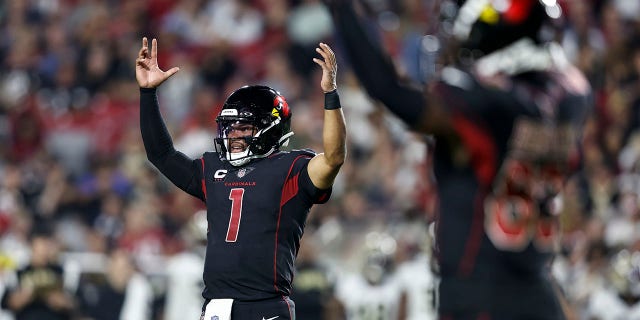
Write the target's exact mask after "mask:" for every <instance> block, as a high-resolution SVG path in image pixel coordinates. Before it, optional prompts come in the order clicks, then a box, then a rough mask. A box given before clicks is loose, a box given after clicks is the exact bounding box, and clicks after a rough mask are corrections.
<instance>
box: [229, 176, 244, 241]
mask: <svg viewBox="0 0 640 320" xmlns="http://www.w3.org/2000/svg"><path fill="white" fill-rule="evenodd" d="M242 197H244V189H243V188H234V189H231V192H229V200H231V216H230V217H229V228H228V229H227V239H226V241H227V242H236V240H237V239H238V231H239V230H240V218H241V217H242Z"/></svg>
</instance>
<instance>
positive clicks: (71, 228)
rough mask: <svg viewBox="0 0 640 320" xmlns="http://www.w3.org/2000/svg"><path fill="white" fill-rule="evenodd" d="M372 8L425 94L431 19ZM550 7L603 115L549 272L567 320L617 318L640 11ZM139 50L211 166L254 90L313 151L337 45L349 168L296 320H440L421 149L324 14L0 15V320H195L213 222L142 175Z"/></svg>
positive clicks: (635, 144)
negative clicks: (227, 117) (146, 43)
mask: <svg viewBox="0 0 640 320" xmlns="http://www.w3.org/2000/svg"><path fill="white" fill-rule="evenodd" d="M365 2H367V3H368V4H369V5H368V7H367V8H368V9H369V14H370V16H371V18H372V19H371V22H372V31H374V30H375V31H374V32H376V35H377V36H378V37H379V38H380V40H381V42H382V43H384V45H385V46H386V47H387V48H388V49H389V51H390V52H391V53H392V55H393V57H394V59H395V60H394V62H395V63H396V64H397V65H398V66H399V67H400V69H401V70H403V72H405V74H406V76H408V77H413V78H414V79H416V80H419V81H421V82H426V81H428V80H429V78H430V76H431V75H433V70H435V69H437V65H436V64H434V63H433V59H432V58H433V57H432V54H433V52H434V50H433V49H434V48H433V45H434V41H433V37H432V36H425V35H426V34H429V33H432V32H434V30H436V29H437V25H438V23H439V21H438V14H437V13H435V12H437V10H438V9H437V8H438V4H439V3H440V1H439V0H402V1H390V0H388V1H385V0H368V1H365ZM560 2H561V4H562V7H563V9H564V13H565V14H564V17H563V18H562V20H561V21H560V22H559V23H558V29H559V30H558V41H559V42H560V43H561V44H562V46H563V47H564V48H565V49H566V50H567V52H568V54H569V58H570V59H571V60H572V61H573V62H574V63H575V64H576V65H578V67H579V68H580V69H581V70H583V71H584V72H585V74H587V76H588V78H589V80H590V82H591V84H592V86H593V88H594V91H595V108H594V113H593V114H592V115H591V117H590V118H589V120H588V123H587V126H586V131H585V132H584V137H583V138H584V156H585V163H584V166H583V168H582V170H581V171H580V172H579V174H578V175H576V176H575V177H574V178H573V179H571V180H570V181H569V183H568V188H567V190H566V193H565V195H564V201H563V213H562V216H561V219H562V228H563V237H562V242H561V244H560V247H561V250H560V252H561V254H560V256H559V257H558V258H557V259H556V262H555V263H554V265H553V272H554V275H555V276H556V278H557V279H558V283H559V285H560V288H561V290H563V291H564V293H565V295H566V297H567V298H568V302H569V305H570V307H571V309H572V310H573V313H574V315H575V317H576V319H614V318H609V317H610V316H611V314H612V313H614V312H619V313H620V312H623V313H624V312H627V313H626V314H628V315H631V313H629V312H631V311H629V310H631V308H632V306H634V305H635V304H636V302H638V301H639V300H640V197H639V196H640V131H639V130H637V128H640V126H639V124H640V123H639V122H640V2H639V1H630V0H562V1H560ZM142 36H147V37H149V38H157V39H158V43H159V53H158V58H159V64H160V67H161V68H163V69H168V68H170V67H173V66H179V67H180V72H179V73H178V74H176V75H175V76H174V77H172V79H171V80H169V81H168V82H167V83H166V84H165V85H163V87H162V88H161V89H160V90H159V91H158V95H159V99H160V104H161V108H162V112H163V115H164V116H165V120H166V122H167V126H168V128H169V131H170V132H171V134H172V136H173V138H174V142H175V144H176V148H177V149H178V150H180V151H182V152H184V153H185V154H187V155H188V156H190V157H193V158H195V157H199V156H200V155H201V154H202V153H203V152H204V151H207V150H212V148H213V138H214V136H215V134H216V133H215V132H216V131H215V121H214V118H215V116H216V115H217V112H218V110H219V109H220V108H221V104H222V102H223V101H224V99H225V98H226V96H227V95H228V94H230V93H231V92H232V91H233V90H235V89H236V88H238V87H240V86H241V85H244V84H250V83H262V84H265V85H268V86H271V87H273V88H276V89H277V90H279V91H280V92H281V93H282V94H283V95H284V96H285V97H286V98H287V100H288V103H289V105H290V106H291V107H292V112H293V118H292V126H293V131H294V132H295V136H294V137H293V139H292V144H293V146H292V148H307V147H309V148H312V149H314V150H322V145H321V137H322V135H321V130H322V116H323V108H322V105H323V94H322V91H321V90H320V84H319V83H320V75H321V70H320V69H319V68H318V67H317V66H316V65H315V64H314V63H313V61H312V58H313V57H315V56H316V53H315V51H314V49H315V47H316V46H317V44H318V43H319V42H325V43H328V44H330V45H331V46H332V47H333V48H334V49H335V51H336V55H337V58H338V60H339V70H338V88H339V92H340V97H341V100H342V105H343V106H344V108H343V109H344V112H345V113H346V119H347V128H348V134H349V136H348V143H349V146H348V149H349V155H348V158H347V162H346V163H345V165H344V168H343V170H342V172H341V173H340V175H339V177H338V180H337V182H336V185H335V186H334V189H333V195H332V198H331V200H330V201H329V202H328V203H327V204H324V205H319V206H315V207H314V208H313V209H312V212H311V214H310V218H309V220H308V223H307V229H306V233H305V236H304V243H303V247H302V248H301V251H300V257H299V260H298V262H299V264H300V265H299V272H298V275H297V277H296V282H295V284H294V289H295V291H294V296H293V299H294V300H295V301H296V303H297V309H298V317H299V318H300V319H321V318H322V317H323V314H324V318H325V319H338V318H340V317H341V316H342V315H346V317H347V319H374V318H375V319H387V318H388V319H391V314H393V317H396V316H398V317H400V318H403V319H433V317H434V313H433V309H432V304H433V303H435V300H437V299H436V298H435V297H434V296H433V292H432V291H433V286H434V285H435V282H436V280H435V279H434V278H433V276H432V275H431V274H430V271H429V270H430V261H429V260H430V258H429V247H430V243H431V240H430V239H431V234H432V230H431V229H430V223H431V222H432V220H433V215H434V211H433V207H434V205H435V202H436V193H435V190H434V188H435V185H434V183H433V180H432V179H431V178H430V177H431V175H430V171H429V161H430V158H429V157H428V154H427V148H426V144H427V143H429V141H428V140H427V138H425V137H419V136H416V135H414V134H411V133H409V132H408V131H407V130H406V128H404V127H403V125H402V124H401V123H400V122H399V121H398V120H397V119H395V118H394V117H393V116H391V115H390V114H389V113H387V112H386V111H385V110H384V109H382V108H381V107H380V106H378V105H377V104H376V103H375V102H374V101H372V100H370V99H369V98H368V97H367V96H366V94H365V93H364V92H363V90H362V88H361V87H360V85H359V83H358V82H357V80H356V79H355V78H354V77H353V75H352V74H351V73H350V70H349V65H348V62H347V61H344V58H343V57H342V55H341V52H340V45H339V35H336V34H334V32H333V27H332V22H331V17H330V16H329V13H328V12H327V10H326V8H325V7H324V5H323V4H322V2H321V0H140V1H118V0H21V1H2V2H0V295H2V296H4V298H3V301H2V308H1V309H0V319H2V320H4V319H14V318H15V319H17V320H20V319H21V312H22V311H24V308H25V307H24V306H25V305H26V306H27V307H28V308H41V309H42V310H44V311H43V312H51V313H52V314H56V315H59V316H61V319H167V320H172V319H184V318H189V319H196V317H198V316H199V314H200V312H199V309H200V307H201V304H202V302H203V301H202V300H201V299H200V298H199V290H201V286H202V283H201V273H202V255H203V249H202V245H203V243H202V240H203V234H204V233H205V231H203V230H202V228H203V223H202V222H203V216H202V215H203V212H202V210H203V209H204V206H203V204H202V203H200V202H199V201H198V200H197V199H195V198H192V197H190V196H189V195H187V194H186V193H184V192H181V191H180V190H178V189H177V188H176V187H174V186H173V185H172V184H171V183H169V182H168V181H167V180H166V179H164V178H163V177H162V176H161V175H160V174H159V173H158V172H157V171H156V170H155V169H154V168H153V167H152V166H151V165H150V164H149V163H148V162H147V159H146V155H145V152H144V147H143V146H142V141H141V138H140V132H139V124H138V107H139V106H138V97H139V93H138V87H137V85H136V82H135V79H134V60H135V57H136V54H137V51H138V49H139V48H140V43H141V38H142ZM43 240H44V241H43ZM47 265H55V266H56V267H55V268H49V269H48V271H47V272H46V273H42V272H32V273H33V275H34V276H33V277H22V278H27V279H31V281H30V283H28V284H24V283H17V282H19V281H18V279H21V278H20V277H18V276H17V274H18V273H19V272H29V270H31V271H33V270H40V269H41V267H42V266H47ZM38 268H40V269H38ZM43 274H46V276H43ZM52 279H58V280H56V281H54V280H52ZM363 279H364V280H363ZM24 287H27V289H24ZM16 288H18V289H16ZM20 288H22V289H20ZM357 290H365V292H368V293H369V294H370V295H369V297H374V296H375V297H378V298H367V299H368V300H367V299H364V298H365V297H367V296H366V295H364V294H360V293H358V291H357ZM6 292H12V293H16V292H17V293H18V294H15V295H12V296H11V298H12V299H9V298H7V295H6V294H4V293H6ZM374 292H378V293H376V294H374ZM20 294H23V296H24V297H27V298H25V299H26V302H24V301H21V299H20V298H22V297H21V296H20ZM376 299H377V300H376ZM360 300H365V301H360ZM21 302H23V303H24V304H23V305H21ZM367 304H368V305H369V307H364V306H363V305H367ZM17 307H21V308H17ZM367 308H369V309H371V310H369V309H367ZM601 308H605V310H604V311H603V310H601ZM394 309H398V310H394ZM638 309H640V305H638ZM612 310H615V311H612ZM376 312H377V313H376ZM383 312H389V313H383ZM635 312H636V316H638V315H637V313H640V311H635ZM45 314H46V313H45ZM337 314H340V316H337ZM384 314H387V315H384ZM621 314H622V313H621ZM44 318H46V319H55V317H53V316H51V317H46V316H45V317H44ZM632 318H633V317H632V316H622V317H621V318H620V319H632ZM638 319H640V318H638Z"/></svg>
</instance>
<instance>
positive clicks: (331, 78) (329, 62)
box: [313, 43, 338, 92]
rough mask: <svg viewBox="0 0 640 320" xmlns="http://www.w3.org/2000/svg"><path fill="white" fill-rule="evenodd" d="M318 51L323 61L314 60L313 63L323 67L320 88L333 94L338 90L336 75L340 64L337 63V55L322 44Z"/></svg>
mask: <svg viewBox="0 0 640 320" xmlns="http://www.w3.org/2000/svg"><path fill="white" fill-rule="evenodd" d="M316 51H317V52H318V53H319V54H320V55H321V56H322V58H323V60H320V59H318V58H313V62H315V63H317V64H318V65H319V66H320V67H322V80H320V87H321V88H322V91H324V92H331V91H333V90H336V89H337V88H338V85H337V83H336V75H337V73H338V63H337V62H336V55H335V54H334V53H333V50H331V48H330V47H329V46H328V45H327V44H325V43H320V45H319V46H318V48H316Z"/></svg>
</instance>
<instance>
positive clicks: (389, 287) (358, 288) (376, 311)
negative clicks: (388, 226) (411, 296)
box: [336, 232, 405, 320]
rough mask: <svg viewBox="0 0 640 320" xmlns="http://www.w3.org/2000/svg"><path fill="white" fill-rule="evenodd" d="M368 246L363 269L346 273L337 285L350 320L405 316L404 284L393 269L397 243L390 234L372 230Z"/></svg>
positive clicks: (391, 319)
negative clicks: (402, 284)
mask: <svg viewBox="0 0 640 320" xmlns="http://www.w3.org/2000/svg"><path fill="white" fill-rule="evenodd" d="M366 247H367V248H366V249H365V250H366V259H365V262H364V264H363V268H362V270H361V272H354V273H350V274H344V275H342V276H341V277H340V278H339V280H338V283H337V285H336V295H337V297H338V299H339V300H340V301H341V302H342V304H343V305H344V308H345V309H346V313H347V320H377V319H389V320H396V319H401V315H402V314H404V313H405V307H404V305H403V303H402V286H401V284H400V282H399V281H398V279H397V278H396V276H395V274H394V270H393V269H394V268H393V264H394V262H393V255H394V253H395V250H396V242H395V240H394V239H393V238H391V237H390V236H389V235H387V234H384V233H377V232H371V233H369V234H367V236H366Z"/></svg>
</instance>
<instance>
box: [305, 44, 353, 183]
mask: <svg viewBox="0 0 640 320" xmlns="http://www.w3.org/2000/svg"><path fill="white" fill-rule="evenodd" d="M316 51H317V52H318V53H319V54H320V55H321V56H322V59H316V58H314V59H313V61H314V62H315V63H317V64H318V65H319V66H320V67H322V80H321V81H320V86H321V87H322V91H324V94H325V105H324V108H325V110H324V126H323V129H322V144H323V148H324V152H323V153H320V154H318V155H316V156H315V157H314V158H313V159H311V161H310V162H309V166H308V167H307V170H308V172H309V178H311V182H312V183H313V185H314V186H316V188H318V189H328V188H329V187H331V186H332V185H333V180H334V179H335V178H336V175H337V174H338V171H340V167H341V166H342V164H343V163H344V159H345V157H346V155H347V147H346V137H347V130H346V127H345V122H344V114H343V113H342V108H341V106H340V99H339V98H338V85H337V83H336V74H337V71H338V64H337V63H336V57H335V55H334V53H333V51H332V50H331V48H330V47H329V46H328V45H326V44H324V43H320V46H319V48H316Z"/></svg>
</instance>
